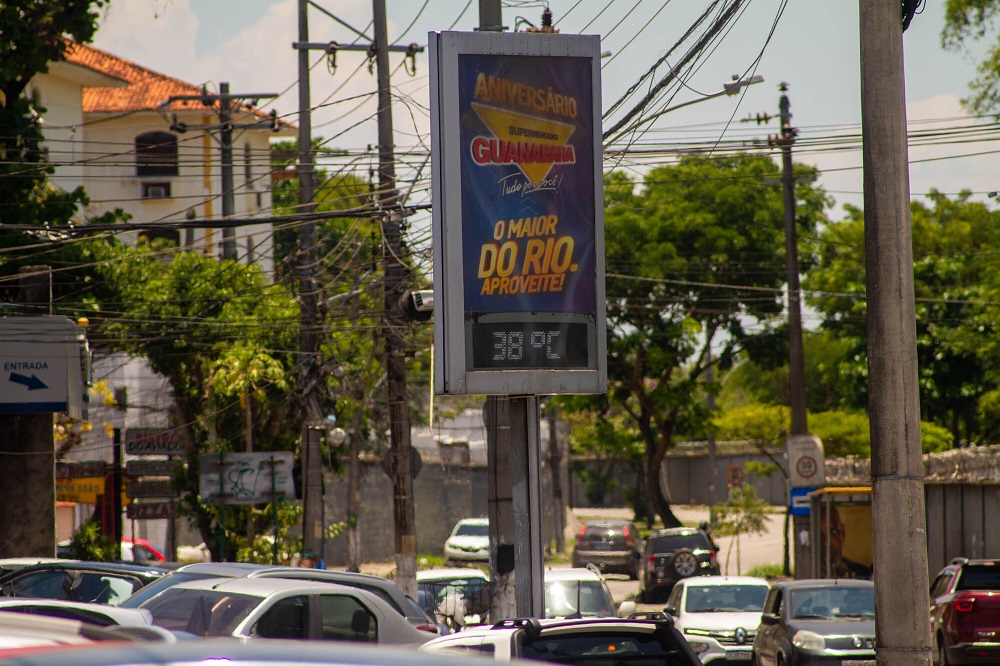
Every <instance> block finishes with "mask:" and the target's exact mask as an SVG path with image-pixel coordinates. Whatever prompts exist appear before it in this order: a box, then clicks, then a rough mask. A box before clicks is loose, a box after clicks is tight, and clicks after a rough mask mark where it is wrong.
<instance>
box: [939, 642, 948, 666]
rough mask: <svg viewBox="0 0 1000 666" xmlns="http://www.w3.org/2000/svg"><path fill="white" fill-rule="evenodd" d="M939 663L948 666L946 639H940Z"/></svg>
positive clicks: (940, 665) (941, 665)
mask: <svg viewBox="0 0 1000 666" xmlns="http://www.w3.org/2000/svg"><path fill="white" fill-rule="evenodd" d="M938 665H939V666H948V653H947V652H945V651H944V641H942V640H941V639H940V638H939V639H938Z"/></svg>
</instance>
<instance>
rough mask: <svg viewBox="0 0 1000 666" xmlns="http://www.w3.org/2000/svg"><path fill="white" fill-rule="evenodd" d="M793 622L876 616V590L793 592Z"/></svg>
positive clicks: (809, 590) (829, 589)
mask: <svg viewBox="0 0 1000 666" xmlns="http://www.w3.org/2000/svg"><path fill="white" fill-rule="evenodd" d="M791 603H792V606H791V607H792V618H793V619H800V620H802V619H825V618H832V617H854V618H873V617H875V588H874V587H824V588H808V589H803V590H792V595H791Z"/></svg>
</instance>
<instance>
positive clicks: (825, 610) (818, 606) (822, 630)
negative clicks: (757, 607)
mask: <svg viewBox="0 0 1000 666" xmlns="http://www.w3.org/2000/svg"><path fill="white" fill-rule="evenodd" d="M752 659H753V663H754V664H756V666H777V664H782V665H783V666H804V665H806V664H808V665H812V664H823V666H839V665H841V664H843V665H845V666H846V665H847V664H849V665H850V666H875V585H874V583H872V582H871V581H868V580H827V579H819V580H797V581H786V582H781V583H776V584H774V585H772V586H771V589H770V590H769V591H768V593H767V599H766V600H765V601H764V612H763V614H762V615H761V624H760V627H758V629H757V635H756V636H755V637H754V641H753V657H752Z"/></svg>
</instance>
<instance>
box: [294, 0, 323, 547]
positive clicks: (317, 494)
mask: <svg viewBox="0 0 1000 666" xmlns="http://www.w3.org/2000/svg"><path fill="white" fill-rule="evenodd" d="M307 7H308V2H307V0H299V5H298V11H299V15H298V18H299V41H301V42H308V41H309V20H308V12H307V11H306V10H307ZM298 59H299V63H298V64H299V164H298V176H299V206H300V208H301V212H303V213H311V212H313V211H314V210H315V209H316V205H315V204H314V203H313V153H312V115H311V113H312V112H311V108H310V107H311V102H310V99H309V97H310V88H309V51H307V50H304V49H302V50H299V53H298ZM315 245H316V225H315V224H314V223H313V222H306V223H304V224H302V225H301V226H300V227H299V247H298V262H297V265H296V273H297V277H298V285H299V389H300V390H301V392H302V397H301V399H302V429H301V431H300V440H299V441H300V446H301V453H302V552H303V554H305V553H313V554H315V555H317V556H318V558H319V559H323V560H325V559H326V554H325V553H321V552H320V549H321V547H322V544H323V530H324V528H325V526H324V525H323V456H322V451H321V446H322V444H321V441H320V440H321V438H322V435H323V430H324V428H325V426H324V425H323V414H322V410H321V409H320V403H319V391H320V386H321V384H322V382H323V377H322V374H321V373H320V362H319V317H318V313H317V305H316V297H317V290H318V288H317V285H316V275H315V270H316V269H315V263H316V250H315Z"/></svg>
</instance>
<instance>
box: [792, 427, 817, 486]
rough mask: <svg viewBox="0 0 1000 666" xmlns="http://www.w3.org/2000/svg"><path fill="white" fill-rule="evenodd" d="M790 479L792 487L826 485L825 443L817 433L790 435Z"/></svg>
mask: <svg viewBox="0 0 1000 666" xmlns="http://www.w3.org/2000/svg"><path fill="white" fill-rule="evenodd" d="M786 446H787V451H788V477H789V478H788V481H789V485H790V486H791V487H792V488H822V487H823V486H825V485H826V472H825V470H824V464H825V461H824V456H823V443H822V442H821V441H820V439H819V437H817V436H816V435H790V436H789V437H788V439H787V441H786Z"/></svg>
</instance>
